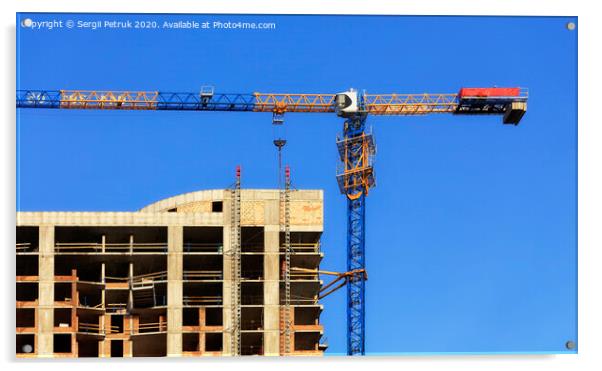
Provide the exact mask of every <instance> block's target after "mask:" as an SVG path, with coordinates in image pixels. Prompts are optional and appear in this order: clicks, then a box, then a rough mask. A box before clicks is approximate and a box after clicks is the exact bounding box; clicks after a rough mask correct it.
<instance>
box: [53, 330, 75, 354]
mask: <svg viewBox="0 0 602 371" xmlns="http://www.w3.org/2000/svg"><path fill="white" fill-rule="evenodd" d="M53 352H54V353H71V334H54V336H53Z"/></svg>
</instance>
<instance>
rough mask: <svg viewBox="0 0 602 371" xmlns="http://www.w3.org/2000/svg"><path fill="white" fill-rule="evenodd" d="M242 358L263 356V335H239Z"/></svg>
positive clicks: (250, 333)
mask: <svg viewBox="0 0 602 371" xmlns="http://www.w3.org/2000/svg"><path fill="white" fill-rule="evenodd" d="M240 354H241V355H243V356H260V355H263V333H261V332H247V333H243V334H241V351H240Z"/></svg>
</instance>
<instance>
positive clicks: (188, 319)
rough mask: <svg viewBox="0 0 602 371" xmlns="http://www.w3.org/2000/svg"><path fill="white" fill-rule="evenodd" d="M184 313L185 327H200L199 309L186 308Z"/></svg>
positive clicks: (183, 323)
mask: <svg viewBox="0 0 602 371" xmlns="http://www.w3.org/2000/svg"><path fill="white" fill-rule="evenodd" d="M182 312H183V313H182V325H183V326H198V325H199V308H184V309H183V310H182Z"/></svg>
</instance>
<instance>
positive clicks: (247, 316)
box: [241, 307, 263, 331]
mask: <svg viewBox="0 0 602 371" xmlns="http://www.w3.org/2000/svg"><path fill="white" fill-rule="evenodd" d="M241 329H242V330H247V331H249V330H250V331H261V330H262V329H263V308H262V307H243V308H242V313H241Z"/></svg>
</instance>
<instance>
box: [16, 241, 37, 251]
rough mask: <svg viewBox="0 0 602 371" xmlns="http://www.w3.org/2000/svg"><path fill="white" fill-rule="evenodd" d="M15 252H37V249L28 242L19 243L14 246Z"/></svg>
mask: <svg viewBox="0 0 602 371" xmlns="http://www.w3.org/2000/svg"><path fill="white" fill-rule="evenodd" d="M15 247H16V251H17V252H36V251H38V247H37V246H35V245H32V244H31V243H30V242H20V243H17V244H16V246H15Z"/></svg>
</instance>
